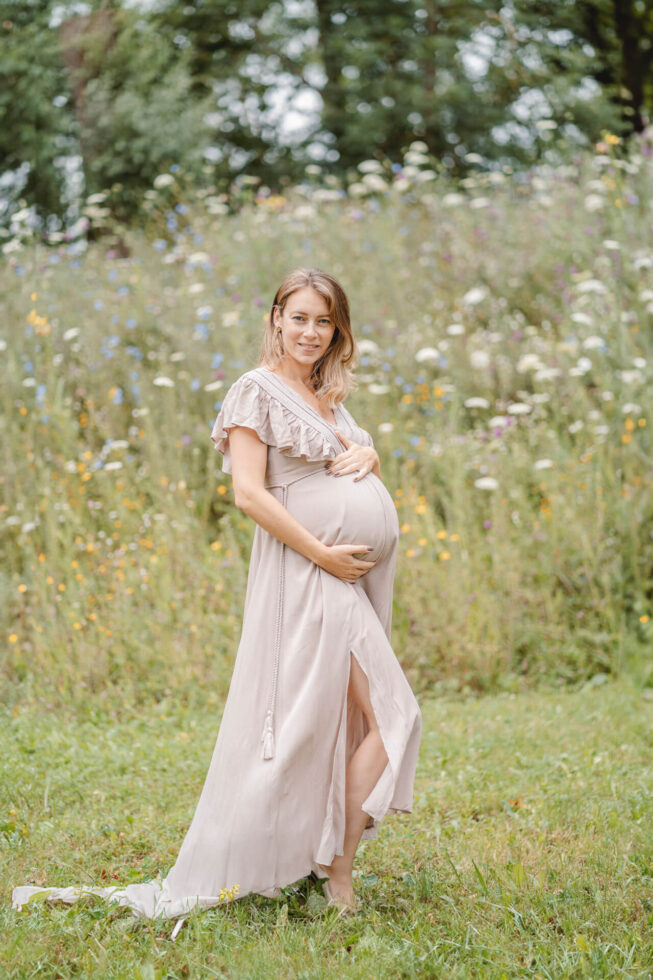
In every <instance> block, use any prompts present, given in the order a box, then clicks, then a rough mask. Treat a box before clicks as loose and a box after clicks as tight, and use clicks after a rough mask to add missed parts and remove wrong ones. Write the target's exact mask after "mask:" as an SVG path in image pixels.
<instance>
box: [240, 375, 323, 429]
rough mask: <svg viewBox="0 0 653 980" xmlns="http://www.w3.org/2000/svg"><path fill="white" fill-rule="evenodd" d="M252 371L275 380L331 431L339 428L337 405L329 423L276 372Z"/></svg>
mask: <svg viewBox="0 0 653 980" xmlns="http://www.w3.org/2000/svg"><path fill="white" fill-rule="evenodd" d="M254 370H255V371H262V372H263V373H264V374H265V375H267V376H268V377H272V378H276V379H277V381H278V382H279V383H280V384H282V385H283V387H284V388H285V390H286V391H289V392H290V394H291V395H294V397H295V398H297V399H299V401H300V402H303V404H304V405H306V406H307V407H308V408H309V409H310V411H311V412H313V413H314V414H315V415H317V417H318V418H319V419H321V420H322V421H323V422H326V424H327V425H330V426H331V427H332V428H333V429H337V428H339V426H340V422H339V421H338V412H337V409H338V407H339V406H338V405H336V407H335V408H334V409H333V410H332V411H333V415H334V418H335V422H330V421H329V419H325V417H324V416H323V415H322V413H321V412H318V410H317V409H316V408H315V406H314V405H311V403H310V402H309V401H308V400H307V399H306V398H304V396H303V395H300V394H299V392H298V391H296V390H295V388H293V387H292V385H289V384H288V382H287V381H286V380H285V379H284V378H282V377H281V375H279V374H277V373H276V371H270V370H269V368H262V367H259V368H255V369H254Z"/></svg>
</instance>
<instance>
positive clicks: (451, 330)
mask: <svg viewBox="0 0 653 980" xmlns="http://www.w3.org/2000/svg"><path fill="white" fill-rule="evenodd" d="M447 333H448V334H449V335H450V336H451V337H459V336H460V335H461V334H463V333H465V328H464V326H463V325H462V323H450V324H449V326H448V327H447Z"/></svg>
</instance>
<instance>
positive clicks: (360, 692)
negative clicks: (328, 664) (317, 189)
mask: <svg viewBox="0 0 653 980" xmlns="http://www.w3.org/2000/svg"><path fill="white" fill-rule="evenodd" d="M349 656H350V657H351V672H350V676H349V689H348V694H349V696H350V697H351V698H352V700H353V701H354V702H355V703H356V704H357V705H358V707H359V708H360V709H361V711H362V712H363V714H364V715H365V718H366V719H367V723H368V725H369V731H368V733H367V735H366V736H365V738H364V739H363V741H362V742H361V743H360V745H359V746H358V748H357V749H356V751H355V752H354V754H353V755H352V757H351V759H350V760H349V765H348V766H347V772H346V776H345V842H344V854H336V856H335V857H334V859H333V861H332V862H331V864H330V865H328V866H325V865H320V867H323V868H324V870H325V871H326V873H327V874H328V876H329V887H330V888H331V893H332V895H333V897H334V898H338V899H340V900H341V901H343V902H349V903H352V902H353V901H354V888H353V884H352V871H353V868H354V856H355V854H356V849H357V848H358V845H359V843H360V839H361V837H362V834H363V830H364V829H365V825H366V823H367V822H368V820H369V814H367V813H366V812H365V811H364V810H362V809H361V804H362V802H363V800H365V799H366V798H367V797H368V796H369V794H370V792H371V791H372V789H373V788H374V786H375V785H376V783H377V782H378V781H379V779H380V777H381V775H382V773H383V771H384V769H385V767H386V765H387V763H388V756H387V753H386V751H385V748H384V745H383V741H382V739H381V733H380V732H379V727H378V725H377V723H376V717H375V715H374V711H373V709H372V702H371V701H370V689H369V683H368V680H367V677H366V675H365V671H364V670H363V669H362V667H361V666H360V665H359V663H358V661H357V660H356V658H355V657H354V655H353V654H352V653H350V654H349Z"/></svg>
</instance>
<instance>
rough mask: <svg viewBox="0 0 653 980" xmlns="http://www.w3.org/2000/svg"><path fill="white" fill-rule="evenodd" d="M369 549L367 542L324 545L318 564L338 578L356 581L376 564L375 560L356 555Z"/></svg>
mask: <svg viewBox="0 0 653 980" xmlns="http://www.w3.org/2000/svg"><path fill="white" fill-rule="evenodd" d="M367 550H368V546H367V545H366V544H331V545H324V548H323V551H322V552H321V554H320V556H319V557H318V559H317V561H316V564H317V565H319V566H320V568H323V569H324V570H325V572H329V573H330V574H331V575H335V576H336V578H341V579H344V581H345V582H356V581H357V580H358V579H359V578H360V577H361V575H364V574H365V572H369V570H370V568H373V567H374V565H376V562H375V561H365V560H364V559H362V558H355V557H354V555H360V554H361V553H362V552H365V551H367Z"/></svg>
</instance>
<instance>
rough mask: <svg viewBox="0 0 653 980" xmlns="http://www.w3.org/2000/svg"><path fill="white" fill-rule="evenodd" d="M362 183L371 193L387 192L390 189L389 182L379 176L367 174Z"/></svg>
mask: <svg viewBox="0 0 653 980" xmlns="http://www.w3.org/2000/svg"><path fill="white" fill-rule="evenodd" d="M362 183H363V184H364V185H365V187H367V188H369V190H371V191H387V189H388V184H387V181H385V180H384V179H383V177H380V176H379V175H378V174H365V176H364V177H363V180H362Z"/></svg>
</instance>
